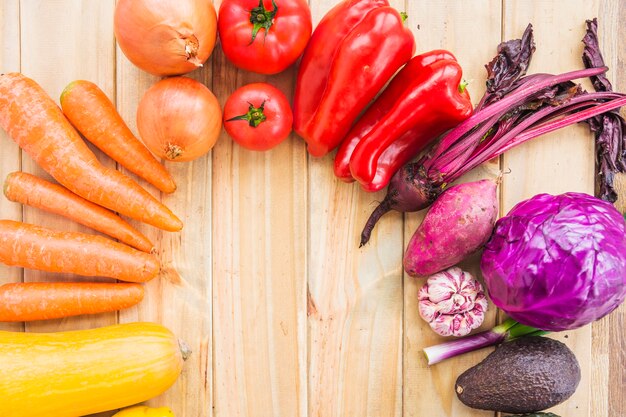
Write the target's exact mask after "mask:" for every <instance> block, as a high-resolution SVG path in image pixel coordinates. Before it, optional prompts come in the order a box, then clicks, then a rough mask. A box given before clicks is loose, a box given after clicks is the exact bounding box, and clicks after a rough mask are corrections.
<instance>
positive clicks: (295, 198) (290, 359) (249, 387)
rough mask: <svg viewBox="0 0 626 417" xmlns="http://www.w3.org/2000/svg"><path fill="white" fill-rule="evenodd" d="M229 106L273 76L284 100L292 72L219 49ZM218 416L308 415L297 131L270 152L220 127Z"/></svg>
mask: <svg viewBox="0 0 626 417" xmlns="http://www.w3.org/2000/svg"><path fill="white" fill-rule="evenodd" d="M213 57H214V58H213V59H214V61H213V65H214V73H213V74H214V75H213V85H214V92H215V93H216V95H217V96H218V98H219V100H220V102H221V103H222V105H223V104H224V103H225V101H226V99H227V98H228V96H229V95H230V94H231V93H232V92H234V91H235V89H236V88H238V87H240V86H242V85H245V84H248V83H250V82H257V81H265V82H269V83H271V84H273V85H275V86H276V87H278V88H279V89H280V90H281V91H283V92H284V93H285V94H286V95H287V97H291V95H292V92H293V81H294V79H295V72H294V68H290V69H287V70H286V71H284V72H282V73H281V74H278V75H276V76H271V77H266V76H262V75H258V74H253V73H249V72H245V71H239V70H237V69H236V68H235V67H233V66H232V64H230V63H229V62H228V61H227V60H226V58H225V56H224V54H223V53H222V51H221V50H216V52H214V55H213ZM213 166H214V169H213V176H212V181H213V195H214V201H215V204H214V205H213V209H214V214H213V228H212V236H213V240H214V245H213V256H214V262H213V276H214V280H213V296H214V300H215V302H214V304H213V316H214V320H213V323H214V324H213V334H214V360H215V362H214V367H213V372H214V375H215V381H216V383H215V387H214V391H215V414H216V415H219V416H228V417H231V416H250V417H252V416H258V417H263V416H277V417H279V416H284V417H291V416H306V273H307V271H306V237H307V235H306V233H307V215H306V207H307V188H306V185H307V182H306V180H307V166H306V153H305V150H304V146H303V144H302V142H301V141H300V140H299V139H298V138H296V137H295V135H292V136H291V137H289V138H288V139H287V140H286V141H285V142H283V143H282V144H280V145H279V146H278V147H276V148H274V149H272V150H270V151H267V152H254V151H249V150H246V149H244V148H242V147H240V146H239V145H237V144H236V143H234V142H233V141H232V139H231V138H230V137H229V136H228V135H227V134H226V133H225V132H224V131H223V132H222V134H221V137H220V139H219V141H218V143H217V145H216V146H215V148H214V151H213Z"/></svg>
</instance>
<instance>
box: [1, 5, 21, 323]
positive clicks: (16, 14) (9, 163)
mask: <svg viewBox="0 0 626 417" xmlns="http://www.w3.org/2000/svg"><path fill="white" fill-rule="evenodd" d="M0 44H1V45H2V49H1V50H0V74H2V73H6V72H14V71H16V72H19V71H20V2H19V0H10V1H4V2H2V3H0ZM19 170H21V151H20V148H19V147H18V146H17V144H16V143H15V142H13V140H11V138H10V137H8V135H7V134H6V133H5V132H4V131H3V130H2V129H0V182H2V183H4V179H5V178H6V177H7V174H9V173H11V172H13V171H19ZM0 214H1V215H2V218H3V219H11V220H18V221H19V220H22V206H21V205H20V204H16V203H13V202H10V201H9V200H7V199H6V198H5V197H4V195H2V196H0ZM22 279H23V270H22V269H21V268H11V267H7V266H4V265H0V284H4V283H8V282H19V281H21V280H22ZM23 328H24V326H23V325H22V324H21V323H0V330H11V331H18V330H23Z"/></svg>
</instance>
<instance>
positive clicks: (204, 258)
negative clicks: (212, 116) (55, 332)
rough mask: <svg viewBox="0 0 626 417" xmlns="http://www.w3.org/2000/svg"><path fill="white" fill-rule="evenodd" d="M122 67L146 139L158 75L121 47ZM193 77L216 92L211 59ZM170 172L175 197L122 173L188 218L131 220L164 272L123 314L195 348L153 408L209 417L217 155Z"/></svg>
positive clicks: (124, 98)
mask: <svg viewBox="0 0 626 417" xmlns="http://www.w3.org/2000/svg"><path fill="white" fill-rule="evenodd" d="M116 68H117V70H116V87H117V88H116V103H117V109H118V111H119V112H120V114H121V116H122V118H123V119H124V120H125V121H126V123H127V124H128V126H129V127H130V128H131V130H132V131H133V133H135V135H136V136H137V137H140V136H139V133H138V131H137V126H136V113H137V107H138V105H139V101H140V100H141V98H142V97H143V94H144V93H145V91H146V90H147V89H148V88H150V87H151V86H152V85H153V84H154V83H155V82H157V81H158V80H159V78H158V77H155V76H152V75H149V74H147V73H145V72H143V71H141V70H139V69H138V68H136V67H135V66H134V65H133V64H131V63H130V62H129V61H128V59H127V58H126V57H125V56H124V54H123V53H122V52H121V50H120V49H119V47H118V48H117V50H116ZM187 76H189V77H191V78H194V79H196V80H198V81H200V82H202V83H204V84H205V85H207V86H208V87H209V88H211V79H212V72H211V62H210V61H209V62H207V64H206V65H205V66H204V67H203V68H201V69H200V70H196V71H194V72H192V73H190V74H188V75H187ZM166 168H167V169H168V170H169V171H170V172H171V174H172V176H173V177H174V179H175V181H176V185H177V190H176V191H175V192H174V193H172V194H169V195H166V194H162V193H159V192H158V190H157V189H156V188H154V187H152V186H151V185H149V184H148V183H147V182H145V181H143V180H140V179H139V178H138V177H136V176H133V174H131V173H129V172H128V171H127V170H123V169H122V171H123V172H124V173H126V174H127V175H130V176H133V178H134V179H135V180H137V181H138V182H139V183H140V184H141V185H142V186H143V187H145V188H146V189H147V190H149V191H150V192H151V193H152V194H153V195H154V196H155V197H157V198H158V199H160V200H161V202H162V203H163V204H165V205H166V206H167V207H169V208H170V209H171V210H172V211H173V212H174V213H175V214H176V215H177V216H178V217H179V218H180V219H181V220H182V221H183V223H184V227H183V230H182V231H181V232H176V233H169V232H164V231H161V230H158V229H156V228H154V227H151V226H148V225H144V224H140V223H138V222H131V223H132V224H133V225H134V226H135V227H137V228H138V229H139V230H141V231H142V232H143V233H144V234H145V235H146V236H148V237H149V238H150V239H151V240H152V241H153V242H154V243H155V246H156V248H157V251H158V255H159V258H160V260H161V266H162V271H161V273H160V274H159V276H158V277H157V278H155V279H154V280H152V281H150V282H148V283H147V284H146V285H145V289H146V296H145V299H144V300H143V302H142V303H141V304H139V305H138V306H136V307H133V308H131V309H128V310H125V311H122V312H120V313H119V321H120V322H134V321H155V322H158V323H161V324H163V325H165V326H166V327H167V328H169V329H170V330H171V331H172V332H174V334H176V335H177V336H178V337H179V338H180V339H181V340H183V341H184V342H185V343H186V344H187V345H188V346H189V347H190V348H191V351H192V354H191V356H190V357H189V359H187V361H185V365H184V367H183V373H182V374H181V377H180V378H179V379H178V380H177V382H176V383H175V384H174V386H173V387H171V388H170V389H169V390H167V391H166V392H165V393H163V394H162V395H160V396H158V397H156V398H154V399H152V400H150V401H148V402H147V404H148V405H151V406H154V407H157V406H169V407H170V408H171V409H172V411H174V413H175V415H176V416H197V417H207V416H212V415H213V410H212V404H213V360H212V356H213V350H212V349H213V340H212V327H211V323H212V319H213V317H212V261H213V256H212V239H211V229H212V225H211V218H212V208H211V206H212V185H211V170H212V162H211V154H210V153H209V154H207V155H204V156H202V157H200V158H198V159H196V160H194V161H192V162H187V163H167V164H166ZM127 220H129V219H127ZM129 221H130V220H129ZM189 393H193V395H189Z"/></svg>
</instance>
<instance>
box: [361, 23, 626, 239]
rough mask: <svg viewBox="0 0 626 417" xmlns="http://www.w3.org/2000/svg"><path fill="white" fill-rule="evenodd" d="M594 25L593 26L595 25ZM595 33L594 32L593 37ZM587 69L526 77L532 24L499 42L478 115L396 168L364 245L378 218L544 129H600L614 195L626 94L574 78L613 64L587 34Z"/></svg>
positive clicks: (422, 199)
mask: <svg viewBox="0 0 626 417" xmlns="http://www.w3.org/2000/svg"><path fill="white" fill-rule="evenodd" d="M593 30H595V26H594V27H593ZM594 34H595V32H594V33H591V35H594ZM585 45H586V52H585V53H586V55H588V56H587V58H586V61H585V63H586V66H587V67H588V68H587V69H583V70H577V71H571V72H567V73H564V74H558V75H551V74H543V73H535V74H531V75H526V70H527V68H528V65H529V64H530V60H531V57H532V53H533V51H534V48H535V47H534V42H533V38H532V27H531V26H530V25H529V26H528V28H527V29H526V31H525V32H524V36H523V37H522V39H514V40H511V41H508V42H504V43H502V44H500V45H499V46H498V55H496V57H495V58H494V59H493V60H492V61H491V62H490V63H489V64H488V65H487V73H488V78H487V91H486V93H485V95H484V96H483V98H482V99H481V101H480V103H479V104H478V105H477V106H476V108H475V109H474V114H473V115H472V116H470V117H469V118H467V119H465V121H463V122H462V123H461V124H459V125H458V126H456V127H455V128H454V129H452V130H451V131H449V132H448V133H446V134H445V135H444V136H443V137H442V138H441V139H440V140H439V142H437V143H436V145H435V146H434V147H433V148H432V149H431V150H430V151H429V152H428V153H426V154H425V155H423V156H422V157H421V158H420V159H419V160H417V161H416V162H411V163H409V164H407V165H405V166H404V167H403V168H402V169H400V170H399V171H397V172H396V174H395V175H394V176H393V178H392V179H391V182H390V183H389V187H388V189H387V196H385V199H384V200H383V201H382V202H381V203H380V204H379V205H378V207H376V209H375V210H374V211H373V212H372V214H371V216H370V217H369V219H368V220H367V223H366V224H365V227H364V228H363V231H362V233H361V246H362V245H364V244H366V243H367V242H368V241H369V239H370V235H371V233H372V230H373V228H374V226H375V225H376V222H377V221H378V220H379V219H380V218H381V217H382V216H383V215H384V214H385V213H387V212H388V211H390V210H397V211H402V212H407V211H418V210H422V209H423V208H426V207H428V206H429V205H430V204H432V202H433V201H435V200H436V199H437V197H438V196H439V194H440V193H441V192H442V191H443V190H444V189H445V188H446V186H447V184H450V183H452V182H454V181H456V180H458V179H459V178H460V177H461V176H462V175H464V174H465V173H467V172H469V171H471V170H472V169H474V168H475V167H477V166H478V165H480V164H482V163H483V162H485V161H488V160H491V159H493V158H495V157H497V156H499V155H501V154H502V153H504V152H506V151H508V150H509V149H512V148H514V147H516V146H518V145H521V144H522V143H524V142H526V141H528V140H531V139H533V138H535V137H538V136H541V135H543V134H545V133H548V132H551V131H554V130H557V129H560V128H562V127H565V126H569V125H571V124H574V123H578V122H580V121H583V120H587V121H588V123H589V124H590V126H591V128H592V130H594V132H595V133H596V144H597V148H598V152H599V154H601V155H603V157H602V158H600V165H601V178H599V179H600V181H601V183H602V184H603V185H602V186H601V188H602V194H603V198H604V197H605V196H606V199H608V200H614V199H615V197H616V194H615V193H614V191H612V182H613V176H614V173H615V172H619V171H624V170H626V134H625V132H626V122H624V119H623V118H622V117H621V116H620V115H619V112H618V111H616V109H618V108H619V107H621V106H626V94H622V93H615V92H612V91H609V90H610V89H609V85H606V84H605V83H604V84H603V85H602V86H598V84H599V83H597V82H594V86H596V89H597V90H598V92H592V93H588V92H586V91H584V90H583V89H582V87H581V86H580V85H577V84H575V83H573V82H572V80H575V79H579V78H587V77H591V79H592V81H593V80H600V79H602V80H603V79H605V77H604V76H603V74H604V73H605V72H606V71H607V70H608V68H607V67H606V66H604V62H603V61H602V59H601V56H600V55H599V47H598V45H597V39H596V38H595V37H594V36H587V37H586V39H585Z"/></svg>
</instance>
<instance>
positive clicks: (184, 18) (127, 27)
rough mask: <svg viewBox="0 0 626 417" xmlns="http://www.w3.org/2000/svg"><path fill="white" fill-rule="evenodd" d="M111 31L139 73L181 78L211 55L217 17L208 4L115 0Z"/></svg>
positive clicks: (185, 0)
mask: <svg viewBox="0 0 626 417" xmlns="http://www.w3.org/2000/svg"><path fill="white" fill-rule="evenodd" d="M114 31H115V38H116V39H117V43H118V45H119V46H120V49H121V50H122V52H123V53H124V55H126V57H127V58H128V59H129V60H130V61H131V62H132V63H133V64H134V65H136V66H137V67H139V68H140V69H142V70H144V71H146V72H149V73H150V74H153V75H157V76H168V75H181V74H187V73H189V72H191V71H193V70H195V69H196V68H198V67H201V66H202V64H203V63H204V62H206V60H207V59H208V58H209V56H210V55H211V53H212V52H213V48H214V47H215V42H216V37H217V14H216V12H215V7H214V6H213V3H212V2H211V1H209V0H118V2H117V6H116V7H115V16H114Z"/></svg>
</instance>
